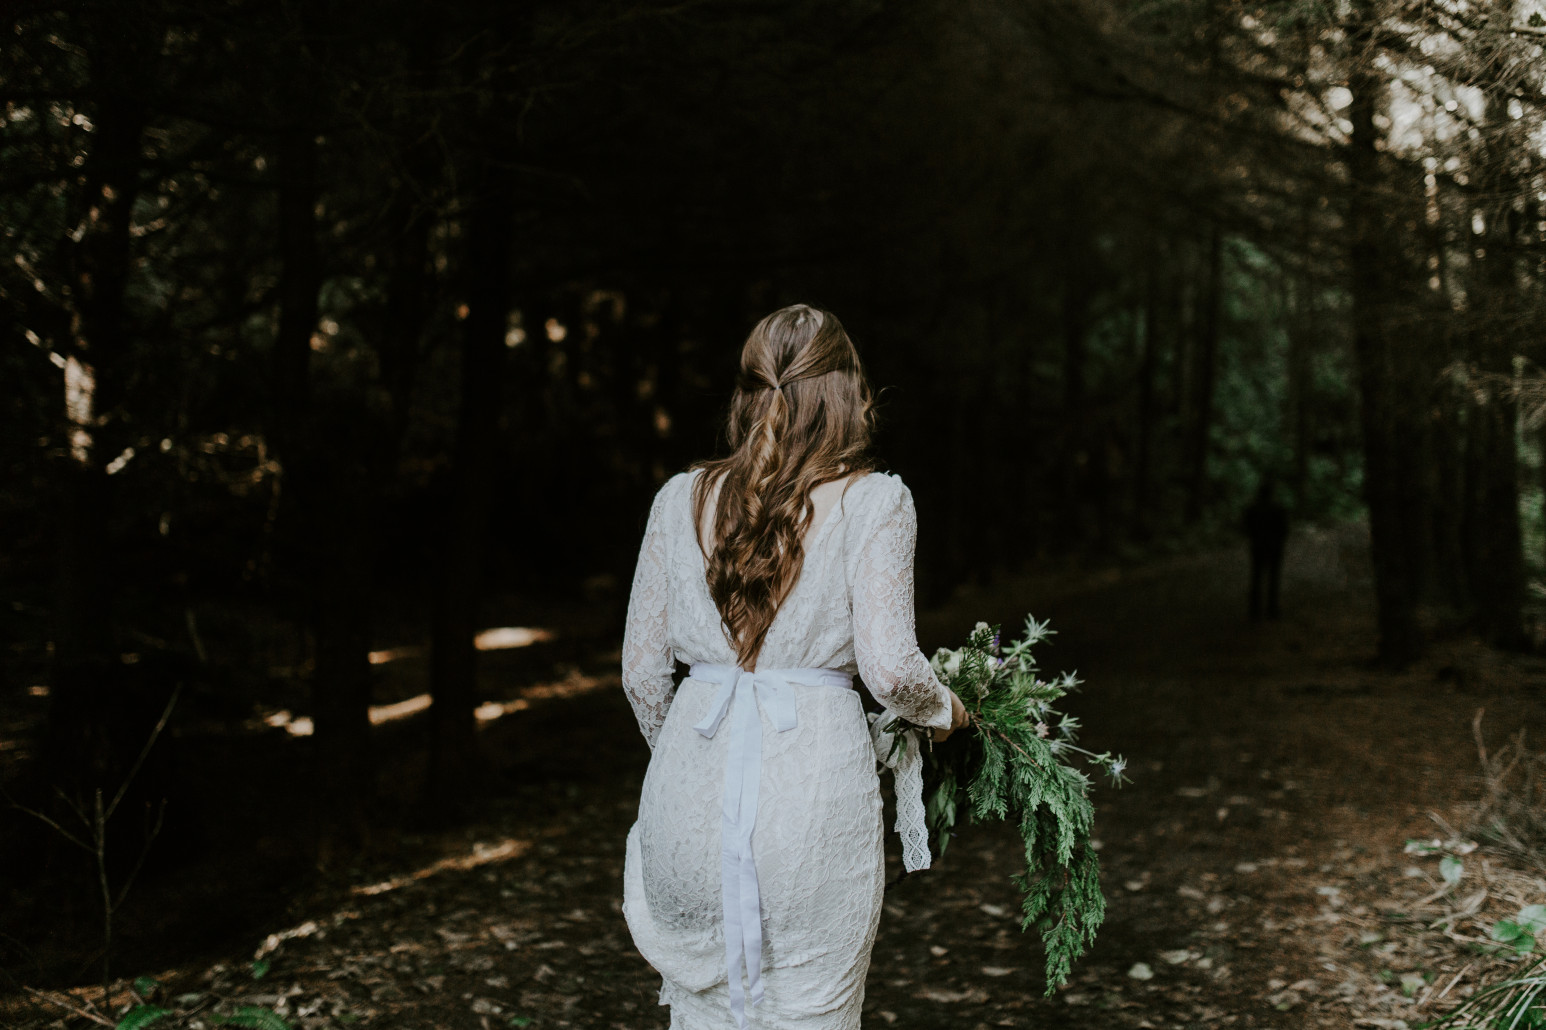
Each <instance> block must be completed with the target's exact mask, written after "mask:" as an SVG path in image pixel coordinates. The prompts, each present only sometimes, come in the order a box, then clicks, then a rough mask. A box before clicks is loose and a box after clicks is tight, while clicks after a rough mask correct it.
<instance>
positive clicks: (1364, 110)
mask: <svg viewBox="0 0 1546 1030" xmlns="http://www.w3.org/2000/svg"><path fill="white" fill-rule="evenodd" d="M1351 85H1352V87H1353V100H1352V105H1351V107H1350V110H1349V117H1350V118H1351V121H1352V125H1353V133H1352V143H1351V146H1350V148H1349V151H1348V166H1349V171H1350V173H1351V176H1352V198H1351V203H1350V208H1349V223H1350V224H1349V229H1350V233H1351V246H1350V249H1349V255H1348V257H1349V264H1350V265H1351V268H1350V277H1351V293H1352V319H1353V349H1354V355H1355V359H1356V362H1357V366H1358V381H1359V390H1360V399H1361V402H1362V403H1361V410H1360V416H1361V423H1362V427H1363V443H1364V496H1365V500H1366V501H1367V503H1368V506H1369V537H1370V546H1371V549H1372V556H1373V564H1374V589H1375V600H1376V604H1377V607H1378V623H1379V637H1380V639H1379V655H1380V659H1381V660H1382V661H1383V662H1384V663H1386V664H1387V665H1391V666H1397V667H1399V666H1403V665H1406V664H1407V663H1409V662H1411V661H1412V660H1413V659H1415V658H1416V657H1417V656H1418V654H1419V653H1420V651H1421V648H1422V637H1421V632H1420V630H1419V627H1418V621H1417V599H1418V596H1419V593H1420V587H1421V584H1422V581H1423V575H1422V572H1423V570H1422V554H1423V548H1422V546H1421V540H1420V537H1418V534H1417V533H1416V532H1415V531H1414V522H1415V521H1416V520H1414V518H1413V514H1414V512H1416V511H1417V510H1418V508H1417V507H1414V506H1413V504H1412V501H1413V499H1414V497H1413V495H1414V493H1416V494H1417V498H1416V499H1417V500H1418V501H1419V507H1420V501H1421V500H1422V498H1421V493H1420V490H1419V488H1418V477H1419V476H1420V475H1421V458H1420V454H1421V447H1420V442H1421V435H1420V433H1417V432H1415V430H1417V429H1418V428H1419V427H1418V426H1416V425H1414V421H1415V420H1413V419H1412V418H1410V412H1409V411H1408V410H1407V391H1406V385H1407V384H1406V383H1405V382H1403V381H1402V375H1403V371H1404V369H1405V368H1406V367H1407V363H1409V361H1410V355H1403V354H1399V353H1397V350H1396V347H1395V341H1394V340H1393V339H1391V337H1390V335H1389V334H1388V333H1387V331H1386V316H1387V315H1389V314H1391V313H1392V311H1393V309H1394V307H1395V306H1394V305H1389V306H1387V302H1388V300H1389V299H1390V297H1391V290H1392V283H1391V282H1390V279H1391V276H1390V274H1389V272H1388V270H1387V266H1386V265H1385V261H1386V260H1387V248H1393V247H1394V245H1395V244H1394V241H1393V240H1392V238H1391V237H1392V234H1391V233H1390V231H1389V227H1388V226H1387V225H1386V224H1385V222H1384V218H1383V216H1382V212H1381V198H1380V186H1381V170H1380V165H1379V151H1378V150H1377V148H1376V146H1375V141H1376V139H1377V137H1376V134H1375V128H1374V114H1375V111H1376V108H1377V104H1378V88H1379V87H1378V86H1377V84H1376V82H1375V80H1374V79H1373V77H1372V76H1370V75H1368V74H1367V73H1360V74H1357V75H1355V76H1354V77H1353V79H1352V80H1351ZM1414 537H1417V539H1414Z"/></svg>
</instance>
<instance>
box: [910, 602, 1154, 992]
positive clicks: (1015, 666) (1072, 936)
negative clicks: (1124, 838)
mask: <svg viewBox="0 0 1546 1030" xmlns="http://www.w3.org/2000/svg"><path fill="white" fill-rule="evenodd" d="M1052 634H1053V631H1052V630H1050V629H1048V628H1047V623H1046V622H1037V621H1036V620H1035V619H1034V618H1032V617H1029V616H1027V617H1026V620H1025V633H1024V635H1023V636H1021V637H1020V639H1018V640H1014V641H1010V642H1009V643H1008V644H1007V645H1003V646H1001V645H1000V642H999V628H998V627H997V626H989V625H988V624H987V623H985V622H979V623H977V626H976V628H975V629H974V630H973V631H972V634H971V636H970V637H969V638H968V639H967V641H966V645H965V646H964V647H961V648H958V649H956V650H950V649H948V648H943V647H942V648H940V649H939V650H938V651H936V652H935V654H934V657H933V658H932V659H931V664H932V665H933V667H934V672H935V674H936V675H938V676H939V678H940V680H941V682H943V683H944V684H945V685H946V686H947V687H949V688H950V689H952V690H954V691H955V692H956V693H957V694H958V695H960V697H961V702H962V704H963V705H965V707H966V713H967V723H968V726H969V727H970V728H971V729H973V730H976V733H974V734H972V735H971V736H970V737H968V738H967V739H966V740H965V741H964V742H963V743H964V746H960V745H956V744H954V743H949V744H946V745H944V746H941V747H940V748H938V749H935V748H934V747H933V746H932V745H929V746H927V747H926V750H925V751H924V773H923V779H924V793H925V798H926V800H925V804H924V816H925V822H926V823H927V826H928V830H929V833H930V834H931V835H932V836H933V838H934V840H935V842H936V845H937V847H938V850H939V853H940V854H941V855H943V854H944V852H945V848H946V846H947V845H948V844H949V842H950V838H951V837H952V836H953V835H954V834H953V832H952V831H953V829H954V827H955V824H956V819H957V815H958V813H959V812H961V811H966V812H967V813H969V814H970V816H971V818H972V820H973V821H982V820H986V819H1001V820H1014V821H1015V822H1016V823H1017V825H1018V827H1019V831H1020V837H1021V839H1022V840H1023V841H1024V844H1025V872H1024V873H1020V874H1016V876H1015V878H1014V879H1015V885H1016V886H1017V887H1018V888H1019V889H1020V890H1021V891H1022V892H1023V893H1024V895H1025V898H1024V900H1023V902H1022V905H1021V913H1022V919H1021V923H1020V928H1021V929H1022V930H1025V929H1028V928H1030V927H1031V926H1032V925H1035V926H1036V927H1037V929H1039V930H1040V932H1041V938H1042V941H1043V943H1044V944H1045V945H1046V951H1047V958H1046V975H1047V993H1048V994H1051V993H1052V992H1053V991H1055V990H1057V988H1058V987H1060V986H1062V985H1063V984H1064V983H1066V982H1067V981H1068V974H1069V971H1070V969H1071V968H1072V966H1073V963H1074V960H1076V959H1077V958H1079V956H1081V955H1082V954H1084V951H1085V949H1086V948H1087V947H1088V946H1089V945H1090V944H1092V943H1094V941H1095V931H1096V930H1097V929H1099V927H1100V924H1101V921H1102V920H1103V919H1104V918H1105V914H1106V899H1105V897H1104V896H1103V895H1102V894H1101V891H1100V861H1099V859H1098V858H1097V856H1096V854H1095V849H1094V848H1093V847H1092V846H1091V843H1090V829H1091V826H1092V824H1093V822H1094V818H1095V808H1094V806H1093V805H1092V804H1091V803H1090V778H1089V776H1088V775H1087V774H1086V772H1085V771H1084V769H1087V768H1089V767H1092V766H1093V767H1097V768H1098V769H1100V770H1102V771H1104V772H1105V773H1106V774H1107V775H1108V776H1110V777H1111V779H1112V781H1113V782H1114V783H1115V784H1118V785H1120V784H1121V783H1123V782H1125V777H1124V776H1123V771H1124V770H1125V769H1126V768H1127V762H1126V761H1125V760H1124V759H1123V758H1121V757H1120V756H1113V755H1112V754H1110V753H1109V752H1107V753H1102V754H1095V753H1094V752H1092V751H1087V750H1085V749H1084V748H1082V747H1079V746H1078V745H1077V744H1075V743H1074V741H1075V740H1076V739H1077V734H1078V730H1079V721H1078V720H1077V719H1075V718H1074V717H1073V716H1071V715H1065V714H1062V713H1060V712H1058V711H1057V710H1056V709H1055V708H1054V707H1053V706H1054V704H1055V703H1056V702H1058V701H1059V700H1061V699H1062V698H1063V696H1064V695H1066V694H1068V693H1069V692H1070V691H1072V690H1074V689H1075V688H1076V687H1078V686H1079V684H1080V682H1081V681H1080V680H1079V679H1078V678H1077V674H1076V673H1063V674H1061V675H1059V676H1056V677H1053V678H1050V679H1043V678H1042V677H1041V676H1040V675H1039V674H1038V669H1037V666H1036V662H1035V659H1034V658H1033V657H1032V655H1031V649H1032V648H1033V647H1035V646H1036V645H1037V644H1040V643H1041V642H1042V641H1044V640H1046V639H1047V637H1049V636H1051V635H1052ZM883 720H884V721H883V725H882V726H881V727H880V729H883V730H886V731H889V732H890V733H891V734H892V735H893V736H892V747H893V748H896V749H906V748H909V747H925V743H924V742H927V741H930V740H931V734H930V731H929V730H928V729H926V728H924V727H919V726H914V725H912V724H911V723H907V722H905V721H903V720H900V719H897V718H896V717H895V716H891V715H890V714H889V713H888V714H887V715H886V716H884V717H883ZM1081 766H1082V767H1084V768H1081Z"/></svg>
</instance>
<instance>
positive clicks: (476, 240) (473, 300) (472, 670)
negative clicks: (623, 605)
mask: <svg viewBox="0 0 1546 1030" xmlns="http://www.w3.org/2000/svg"><path fill="white" fill-rule="evenodd" d="M480 187H481V188H480V193H479V195H478V197H477V198H476V199H475V200H474V202H473V203H472V205H471V207H470V209H469V210H468V213H467V221H466V229H465V231H466V235H467V250H466V254H465V257H464V268H465V273H466V284H467V308H468V311H467V317H466V319H465V320H464V321H463V323H462V370H461V405H460V411H459V415H458V421H457V427H456V441H455V444H454V450H453V454H452V461H451V481H450V484H449V489H448V497H447V503H446V530H445V534H444V539H445V549H444V551H443V552H442V556H441V565H440V580H439V584H438V589H437V593H436V598H435V616H434V645H433V657H432V661H431V681H432V687H433V691H434V695H435V703H434V706H433V708H432V709H431V715H432V722H433V726H434V744H433V753H432V755H431V760H430V773H429V785H428V790H427V796H428V799H429V802H430V804H431V805H432V806H434V807H433V809H432V810H433V811H437V812H441V813H444V812H447V811H450V810H451V809H453V808H454V807H455V804H456V801H457V799H459V798H460V797H462V796H463V794H464V790H465V787H466V785H467V783H468V782H469V777H470V775H471V773H472V772H473V771H474V766H475V751H474V746H475V743H476V741H475V736H474V731H475V730H476V721H475V719H474V716H473V706H474V701H475V697H476V676H477V650H476V648H475V646H474V637H475V635H476V634H477V631H478V628H479V627H478V616H479V602H480V601H481V599H482V587H483V583H482V582H481V577H480V576H479V571H480V569H481V567H482V561H483V554H484V549H485V548H484V544H485V540H486V538H487V530H488V514H489V512H488V509H489V499H490V493H491V479H492V476H493V473H494V465H495V458H496V456H497V454H498V440H499V413H500V405H501V401H502V394H503V383H504V378H505V356H506V351H507V348H506V347H505V329H506V321H507V319H508V318H509V313H510V308H511V298H512V289H511V282H510V276H511V249H512V242H513V236H514V198H513V197H512V195H511V192H510V186H509V184H508V183H507V182H506V181H504V178H503V177H502V173H501V172H499V171H498V170H495V169H488V170H487V171H486V172H485V175H484V177H483V181H482V182H481V183H480ZM534 329H535V327H534Z"/></svg>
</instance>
